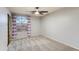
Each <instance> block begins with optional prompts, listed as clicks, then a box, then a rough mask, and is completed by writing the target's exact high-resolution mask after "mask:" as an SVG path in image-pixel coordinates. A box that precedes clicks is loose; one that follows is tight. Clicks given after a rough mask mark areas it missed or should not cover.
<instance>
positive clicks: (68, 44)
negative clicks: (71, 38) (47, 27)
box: [42, 35, 79, 50]
mask: <svg viewBox="0 0 79 59" xmlns="http://www.w3.org/2000/svg"><path fill="white" fill-rule="evenodd" d="M42 36H44V37H46V38H48V39H50V40H55V41H57V42H59V43H62V44H64V45H67V46H70V47H72V48H75V49H78V50H79V47H77V46H75V45H71V44H70V43H67V42H64V41H60V40H57V39H56V38H52V37H51V36H48V35H42Z"/></svg>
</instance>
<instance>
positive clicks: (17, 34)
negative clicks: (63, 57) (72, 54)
mask: <svg viewBox="0 0 79 59" xmlns="http://www.w3.org/2000/svg"><path fill="white" fill-rule="evenodd" d="M0 19H1V20H0V23H1V24H0V45H1V46H0V50H1V51H78V50H79V7H0Z"/></svg>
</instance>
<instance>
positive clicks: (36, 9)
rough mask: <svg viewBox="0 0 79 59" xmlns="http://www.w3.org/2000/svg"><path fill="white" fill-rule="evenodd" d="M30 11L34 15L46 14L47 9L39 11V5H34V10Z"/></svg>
mask: <svg viewBox="0 0 79 59" xmlns="http://www.w3.org/2000/svg"><path fill="white" fill-rule="evenodd" d="M32 13H33V14H35V15H44V14H47V13H48V11H40V10H39V7H35V11H32Z"/></svg>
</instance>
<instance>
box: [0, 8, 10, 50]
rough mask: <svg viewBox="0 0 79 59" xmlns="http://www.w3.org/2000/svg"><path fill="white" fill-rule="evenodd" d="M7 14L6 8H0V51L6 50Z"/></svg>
mask: <svg viewBox="0 0 79 59" xmlns="http://www.w3.org/2000/svg"><path fill="white" fill-rule="evenodd" d="M7 14H10V12H9V11H8V10H7V9H6V8H2V7H0V50H7V43H8V37H7V36H8V35H7V31H8V30H7V21H8V20H7Z"/></svg>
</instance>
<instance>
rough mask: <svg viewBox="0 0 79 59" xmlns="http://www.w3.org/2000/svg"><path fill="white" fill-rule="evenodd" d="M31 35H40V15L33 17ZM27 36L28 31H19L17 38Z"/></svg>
mask: <svg viewBox="0 0 79 59" xmlns="http://www.w3.org/2000/svg"><path fill="white" fill-rule="evenodd" d="M31 30H32V31H31V35H32V36H38V35H40V18H39V17H33V16H32V17H31ZM25 37H27V31H21V32H17V39H21V38H25Z"/></svg>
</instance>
